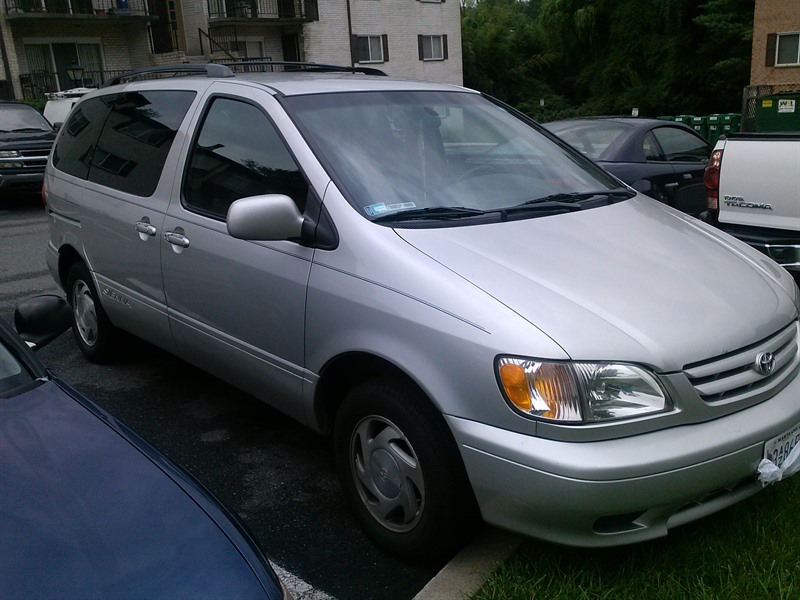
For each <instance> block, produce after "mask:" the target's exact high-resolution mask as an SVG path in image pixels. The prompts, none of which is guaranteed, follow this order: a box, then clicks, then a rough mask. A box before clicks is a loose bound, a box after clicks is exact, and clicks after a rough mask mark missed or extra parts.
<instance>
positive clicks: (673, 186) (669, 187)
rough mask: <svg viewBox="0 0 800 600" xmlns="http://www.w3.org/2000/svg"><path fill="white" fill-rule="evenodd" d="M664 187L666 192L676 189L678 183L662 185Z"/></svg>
mask: <svg viewBox="0 0 800 600" xmlns="http://www.w3.org/2000/svg"><path fill="white" fill-rule="evenodd" d="M664 187H665V188H667V189H668V190H671V189H673V188H676V187H678V183H677V182H672V183H667V184H664Z"/></svg>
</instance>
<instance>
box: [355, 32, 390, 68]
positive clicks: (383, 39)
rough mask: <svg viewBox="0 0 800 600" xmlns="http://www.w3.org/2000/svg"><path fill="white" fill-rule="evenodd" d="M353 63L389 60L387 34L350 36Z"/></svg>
mask: <svg viewBox="0 0 800 600" xmlns="http://www.w3.org/2000/svg"><path fill="white" fill-rule="evenodd" d="M350 52H351V54H352V55H353V62H354V63H382V62H389V36H387V35H386V34H384V35H354V36H352V37H351V38H350Z"/></svg>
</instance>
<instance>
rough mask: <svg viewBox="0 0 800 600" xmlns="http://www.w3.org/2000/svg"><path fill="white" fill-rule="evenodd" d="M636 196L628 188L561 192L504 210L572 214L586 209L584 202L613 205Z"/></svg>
mask: <svg viewBox="0 0 800 600" xmlns="http://www.w3.org/2000/svg"><path fill="white" fill-rule="evenodd" d="M634 195H635V192H632V191H631V190H629V189H628V188H614V189H610V190H597V191H593V192H561V193H558V194H550V195H548V196H542V197H541V198H534V199H533V200H527V201H525V202H523V203H521V204H517V205H516V206H510V207H508V208H504V209H503V211H504V212H506V213H509V212H517V211H530V210H534V211H535V210H565V211H568V212H572V211H576V210H582V209H583V208H584V207H583V205H581V204H580V202H581V201H583V200H593V199H598V200H599V199H605V200H608V203H609V204H611V202H612V198H620V197H622V198H631V197H633V196H634Z"/></svg>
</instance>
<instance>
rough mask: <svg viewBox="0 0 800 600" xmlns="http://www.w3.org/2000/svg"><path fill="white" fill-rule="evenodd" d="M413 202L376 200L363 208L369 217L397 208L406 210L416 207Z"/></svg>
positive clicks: (394, 210)
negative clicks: (394, 202)
mask: <svg viewBox="0 0 800 600" xmlns="http://www.w3.org/2000/svg"><path fill="white" fill-rule="evenodd" d="M416 207H417V205H416V204H415V203H414V202H398V203H397V204H386V203H384V202H378V203H377V204H370V205H369V206H365V207H364V210H365V211H366V213H367V214H368V215H369V216H370V217H377V216H378V215H382V214H385V213H390V212H396V211H398V210H408V209H409V208H416Z"/></svg>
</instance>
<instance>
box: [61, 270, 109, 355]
mask: <svg viewBox="0 0 800 600" xmlns="http://www.w3.org/2000/svg"><path fill="white" fill-rule="evenodd" d="M67 294H68V297H67V300H68V301H69V304H70V306H71V307H72V314H73V317H74V321H73V323H72V333H73V335H74V336H75V341H76V342H77V343H78V347H79V348H80V349H81V352H83V355H84V356H85V357H86V358H88V359H89V360H90V361H92V362H97V363H105V362H109V361H110V360H111V359H112V358H113V357H114V342H115V340H114V338H115V335H116V330H115V329H114V326H113V325H112V324H111V321H110V320H109V319H108V316H107V315H106V312H105V311H104V310H103V307H102V305H101V304H100V300H99V297H98V295H97V289H96V288H95V285H94V281H93V280H92V276H91V274H90V273H89V270H88V269H87V268H86V266H85V265H84V264H83V263H75V264H74V265H73V266H72V267H71V268H70V270H69V274H68V275H67Z"/></svg>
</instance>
